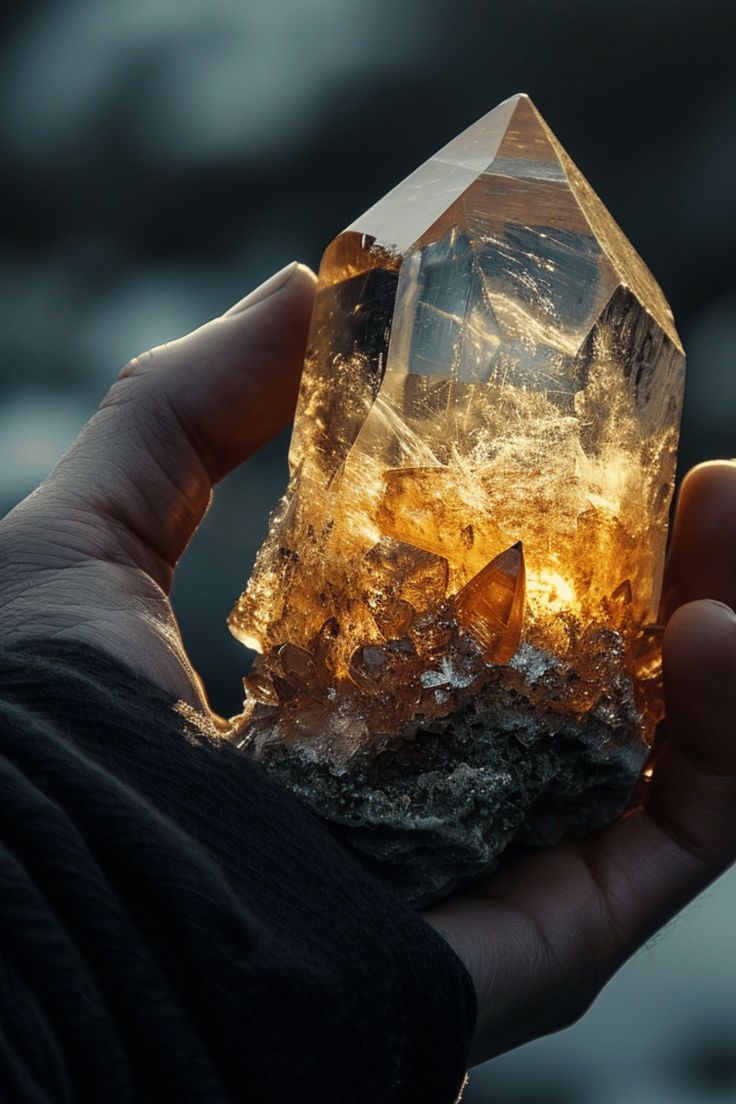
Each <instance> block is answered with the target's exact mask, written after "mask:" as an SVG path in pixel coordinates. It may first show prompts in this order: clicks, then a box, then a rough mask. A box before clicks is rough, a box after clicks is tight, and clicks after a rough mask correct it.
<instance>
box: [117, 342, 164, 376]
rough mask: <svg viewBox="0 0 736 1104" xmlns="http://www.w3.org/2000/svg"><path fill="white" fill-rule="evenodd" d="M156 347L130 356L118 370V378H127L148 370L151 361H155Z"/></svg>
mask: <svg viewBox="0 0 736 1104" xmlns="http://www.w3.org/2000/svg"><path fill="white" fill-rule="evenodd" d="M155 357H156V349H148V350H147V351H146V352H145V353H138V355H137V356H134V357H131V359H130V360H129V361H128V362H127V364H125V365H124V366H123V367H122V368H121V369H120V371H119V372H118V376H117V378H118V380H124V379H129V378H130V377H131V376H140V375H142V374H143V373H144V372H147V371H149V370H150V368H151V366H152V363H154V362H155Z"/></svg>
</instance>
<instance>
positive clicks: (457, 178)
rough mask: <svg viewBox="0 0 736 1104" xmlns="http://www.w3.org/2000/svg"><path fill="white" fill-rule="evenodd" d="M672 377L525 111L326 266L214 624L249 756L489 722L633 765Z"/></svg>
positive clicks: (615, 257) (379, 216)
mask: <svg viewBox="0 0 736 1104" xmlns="http://www.w3.org/2000/svg"><path fill="white" fill-rule="evenodd" d="M683 375H684V356H683V351H682V347H681V345H680V341H679V339H678V336H677V333H676V331H675V327H674V323H673V319H672V315H671V312H670V310H669V307H668V305H667V303H666V301H665V299H664V297H663V295H662V292H661V291H660V289H659V287H658V286H657V284H656V283H655V281H654V279H653V277H652V276H651V274H650V273H649V271H648V270H647V268H646V267H645V266H644V264H643V262H642V261H641V260H640V259H639V257H638V255H637V254H636V253H635V252H634V250H633V249H632V247H631V245H630V244H629V243H628V241H627V240H626V238H625V237H624V235H623V234H622V232H621V230H619V228H618V227H617V225H616V224H615V223H614V221H613V219H612V218H611V216H610V215H609V214H608V212H607V211H606V209H605V208H604V207H603V205H602V203H601V202H600V200H599V199H598V198H597V196H596V195H595V194H594V192H593V191H592V189H591V188H590V186H589V185H588V183H587V182H586V181H585V180H584V178H583V177H582V176H581V174H580V173H579V171H578V170H577V169H576V167H575V166H574V164H573V163H572V161H571V160H570V159H569V157H568V156H567V154H566V153H565V151H564V150H563V149H562V147H561V146H560V144H559V142H558V141H557V139H556V138H555V137H554V135H553V134H552V132H551V131H550V130H549V128H548V127H547V125H546V123H545V122H544V121H543V119H542V118H541V116H540V115H539V114H538V112H537V110H536V108H535V107H534V106H533V104H532V103H531V101H530V100H529V99H528V98H527V97H526V96H515V97H513V98H512V99H510V100H507V101H506V102H505V103H503V104H501V105H500V106H499V107H497V108H496V109H495V110H494V111H492V112H491V113H490V114H489V115H487V116H485V117H484V118H483V119H481V120H480V121H479V122H478V123H476V124H475V125H474V126H472V127H470V128H469V129H468V130H467V131H465V132H464V133H463V134H461V135H460V136H459V137H457V138H456V139H454V140H453V141H452V142H450V143H449V145H447V146H445V147H444V148H443V149H442V150H440V152H439V153H438V154H437V155H436V156H435V157H433V158H432V159H430V160H429V161H428V162H427V163H426V164H424V165H422V166H421V167H420V168H419V169H417V170H416V172H414V173H413V174H412V175H411V176H409V177H408V178H407V179H406V180H404V181H403V182H402V183H401V184H399V185H398V186H397V187H396V188H395V189H394V190H393V191H392V192H390V193H389V194H388V195H387V196H385V197H384V198H383V199H381V200H380V201H379V202H378V203H377V204H376V205H375V206H374V207H372V208H371V209H370V210H369V211H367V212H366V213H365V214H364V215H363V216H362V217H361V218H359V219H358V220H357V221H356V222H355V223H354V224H353V225H352V226H351V227H349V228H348V229H347V230H346V231H345V232H344V233H342V234H340V235H339V236H338V237H337V238H336V239H335V240H334V241H333V242H332V244H331V245H330V246H329V247H328V249H327V251H326V253H325V255H324V258H323V261H322V266H321V269H320V273H319V286H318V292H317V302H316V306H315V311H314V316H313V320H312V328H311V334H310V339H309V347H308V353H307V359H306V363H305V367H304V375H303V380H302V386H301V393H300V397H299V404H298V409H297V413H296V421H295V426H294V432H293V437H292V443H291V451H290V469H291V481H290V484H289V487H288V490H287V492H286V495H285V497H284V499H283V501H282V503H281V504H280V506H279V508H278V509H277V510H276V512H275V513H274V516H273V518H272V520H271V527H270V532H269V535H268V538H267V540H266V542H265V544H264V546H263V548H262V550H261V552H260V554H259V557H258V560H257V563H256V567H255V570H254V572H253V575H252V578H251V580H250V583H249V584H248V588H247V590H246V592H245V594H244V595H243V596H242V598H241V599H240V601H239V603H238V605H237V606H236V608H235V609H234V610H233V613H232V615H231V618H230V626H231V629H232V631H233V632H234V633H235V635H236V636H238V637H239V638H240V639H241V640H243V641H244V642H245V643H247V644H249V645H250V646H252V647H255V648H257V650H258V651H259V652H260V653H261V654H260V656H259V657H258V658H257V660H256V663H255V665H254V668H253V672H252V674H251V675H250V676H248V678H247V679H246V691H247V696H246V709H245V714H244V719H243V725H242V729H241V731H242V733H244V735H243V736H242V740H243V742H244V743H248V741H250V743H251V745H252V746H253V747H254V748H256V750H257V752H258V753H259V754H261V753H263V754H266V752H267V749H268V748H269V747H274V746H277V745H278V746H281V747H283V746H286V747H300V748H306V749H308V750H309V751H310V754H312V755H313V756H317V757H320V756H321V757H324V758H327V759H329V760H330V761H332V762H334V763H338V764H339V763H342V764H344V763H345V762H346V761H348V760H349V759H350V757H351V756H355V755H358V754H360V753H363V752H373V753H376V754H377V753H379V752H385V751H386V749H391V748H395V747H400V746H402V745H406V744H407V743H411V741H421V740H422V739H425V738H426V736H425V734H426V733H428V732H429V733H433V734H435V736H436V735H437V734H441V733H443V732H447V731H449V728H450V727H451V726H452V725H453V724H455V723H456V722H455V720H454V718H458V717H465V718H467V716H468V711H469V710H472V711H474V713H473V716H474V717H475V716H476V715H477V716H480V714H479V713H478V711H479V710H480V709H481V706H482V708H483V709H485V710H486V712H485V713H484V714H483V716H484V717H485V718H486V720H485V721H483V722H481V721H480V720H479V721H478V724H479V725H481V723H487V725H490V726H491V727H492V726H493V724H495V723H496V721H494V717H496V718H497V719H498V723H499V724H503V725H505V726H506V729H505V731H506V730H507V729H508V728H509V725H510V724H511V721H510V720H509V717H511V716H512V714H513V716H514V717H516V718H517V719H518V718H520V717H523V723H524V725H527V728H528V726H529V725H530V724H532V720H530V718H533V719H534V724H537V723H538V726H539V725H541V728H540V731H541V729H544V726H545V725H546V726H547V729H548V730H549V731H553V730H554V731H558V729H559V726H560V725H563V727H564V725H567V728H564V731H565V732H566V733H568V732H572V731H574V732H575V733H577V734H580V733H583V732H584V731H591V732H592V731H593V730H594V731H595V733H596V734H597V735H596V737H595V738H596V739H597V740H599V742H600V740H603V741H609V742H610V744H611V746H613V745H618V744H621V745H623V744H629V745H631V744H632V743H634V744H636V743H637V742H638V743H639V744H641V745H642V746H644V745H645V744H646V742H647V740H648V739H649V738H650V736H651V732H652V728H653V725H654V723H655V722H656V720H657V719H658V717H659V713H660V709H661V702H660V695H659V692H658V678H659V671H658V646H659V631H658V629H657V626H656V620H657V605H658V599H659V590H660V583H661V571H662V563H663V555H664V547H665V539H666V529H667V517H668V508H669V503H670V497H671V492H672V485H673V477H674V467H675V454H676V446H677V435H678V426H679V418H680V407H681V400H682V388H683ZM479 703H481V704H480V705H479ZM483 703H486V704H485V705H483ZM539 718H542V720H541V721H540V720H539ZM544 718H547V720H544ZM560 718H562V719H563V720H560ZM457 723H460V722H459V721H458V722H457ZM463 723H465V722H463ZM474 723H475V721H474ZM516 723H517V722H516V721H514V724H516ZM519 724H521V721H519ZM555 725H557V726H558V727H557V728H555ZM586 725H587V726H588V728H587V729H586V727H585V726H586ZM517 727H518V726H517ZM534 731H535V732H536V731H537V730H536V729H535V730H534ZM559 731H562V729H559ZM601 733H603V735H602V736H601V735H600V734H601ZM534 738H535V739H536V736H535V737H534ZM607 746H608V745H607ZM407 800H411V797H409V798H408V799H407Z"/></svg>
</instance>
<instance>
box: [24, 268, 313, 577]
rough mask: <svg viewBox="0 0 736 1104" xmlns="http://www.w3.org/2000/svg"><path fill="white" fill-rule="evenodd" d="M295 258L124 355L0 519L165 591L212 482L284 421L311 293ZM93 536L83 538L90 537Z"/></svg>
mask: <svg viewBox="0 0 736 1104" xmlns="http://www.w3.org/2000/svg"><path fill="white" fill-rule="evenodd" d="M314 282H315V278H314V275H313V274H312V273H311V272H310V270H309V269H307V268H305V267H303V266H301V265H298V264H297V263H296V262H295V263H294V264H292V265H289V266H288V267H287V268H285V269H283V270H282V271H281V272H279V273H277V274H276V275H275V276H273V277H272V278H271V279H270V280H269V281H267V282H266V283H265V284H264V285H262V287H260V288H258V289H257V290H256V291H255V292H253V293H251V295H250V296H248V297H247V298H246V299H244V300H243V301H242V302H240V303H238V304H236V306H235V307H233V308H231V309H230V311H228V312H227V314H225V315H222V316H221V317H219V318H216V319H214V320H213V321H211V322H208V323H206V324H205V325H204V326H201V327H200V328H199V329H197V330H194V331H193V332H192V333H190V334H188V335H187V336H186V337H182V338H179V339H178V340H177V341H172V342H169V343H168V344H166V345H161V346H159V347H158V348H156V349H153V350H152V351H151V352H148V353H144V354H143V355H142V356H139V357H136V358H135V359H134V360H132V361H131V362H130V363H129V364H128V365H127V366H126V367H125V368H124V369H123V371H122V372H121V374H120V376H119V377H118V379H117V381H116V382H115V384H114V385H113V386H112V388H111V390H110V391H109V393H108V394H107V396H106V398H105V399H104V400H103V402H102V405H101V406H100V408H99V410H98V411H97V413H96V414H95V415H94V416H93V417H92V418H91V420H90V421H89V422H88V423H87V425H86V426H85V428H84V429H83V430H82V432H81V434H80V435H79V437H78V438H77V440H76V441H75V442H74V444H73V445H72V447H71V448H70V450H69V451H68V452H67V454H66V455H65V456H64V457H63V459H62V460H61V461H60V463H59V464H58V466H57V467H56V469H55V470H54V471H53V472H52V473H51V475H50V476H49V477H48V479H47V480H46V481H45V483H43V484H42V485H41V487H40V488H39V489H38V491H36V492H35V494H33V495H31V496H30V498H28V499H26V500H25V502H23V503H21V504H20V506H19V507H16V510H15V511H13V513H12V514H11V515H10V516H9V518H8V521H9V522H10V523H11V525H12V524H15V523H30V524H31V525H32V527H33V529H34V530H39V529H40V530H43V531H44V532H45V533H46V535H47V536H48V535H49V532H50V533H51V544H52V545H53V539H54V537H56V536H57V534H58V535H59V540H60V543H61V544H62V545H64V544H65V545H66V547H65V549H64V553H65V555H66V557H67V559H68V553H69V546H70V545H71V544H73V553H74V555H79V556H80V557H88V558H89V557H91V558H94V559H103V560H114V561H115V562H117V563H121V562H122V563H126V564H128V565H132V566H136V567H140V568H142V569H143V570H145V571H146V572H147V573H148V574H149V575H151V577H152V578H153V579H154V580H155V581H156V582H157V583H159V584H160V585H161V586H163V587H164V589H168V588H169V586H170V583H171V575H172V571H173V567H174V565H175V563H176V561H177V559H178V557H179V556H180V555H181V553H182V551H183V550H184V548H185V546H186V544H187V542H188V541H189V539H190V537H191V535H192V533H193V532H194V530H195V529H196V527H197V525H198V523H199V521H200V520H201V518H202V515H203V514H204V512H205V510H206V508H207V505H208V503H209V499H210V494H211V490H212V486H213V484H214V483H216V482H217V481H218V480H219V479H221V478H222V477H223V475H225V474H226V473H227V472H228V471H229V470H230V469H232V468H233V467H235V466H236V465H237V464H239V463H241V462H242V461H243V460H245V459H246V458H247V457H248V456H250V455H251V454H252V453H253V452H254V451H255V450H256V449H258V448H259V447H260V446H261V445H262V444H264V443H265V442H266V441H267V440H268V439H269V438H271V437H272V436H274V435H275V434H276V433H277V432H278V431H279V430H281V429H282V428H283V427H284V426H285V425H287V424H288V422H289V420H290V418H291V416H292V414H293V410H294V404H295V401H296V394H297V389H298V385H299V377H300V372H301V366H302V363H303V359H304V348H305V344H306V338H307V330H308V327H309V319H310V315H311V309H312V302H313V298H314ZM87 545H89V547H87Z"/></svg>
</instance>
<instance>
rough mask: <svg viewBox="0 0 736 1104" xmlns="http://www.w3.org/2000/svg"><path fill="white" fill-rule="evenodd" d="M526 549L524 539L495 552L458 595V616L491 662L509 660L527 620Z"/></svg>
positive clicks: (519, 640)
mask: <svg viewBox="0 0 736 1104" xmlns="http://www.w3.org/2000/svg"><path fill="white" fill-rule="evenodd" d="M524 589H525V572H524V552H523V549H522V544H521V541H518V542H517V543H516V544H515V545H513V547H512V548H508V549H507V550H506V551H505V552H501V553H500V554H499V555H498V556H495V557H494V559H492V560H491V562H490V563H489V564H488V565H487V566H486V567H484V568H483V570H482V571H480V572H478V574H477V575H475V576H474V577H473V578H472V579H471V580H470V582H469V583H467V584H466V585H465V586H464V587H463V589H462V590H461V591H460V593H459V594H458V595H457V597H456V599H455V604H454V613H455V618H456V620H457V622H458V624H459V625H461V626H462V627H463V628H464V629H466V630H467V631H468V632H469V633H470V634H471V635H472V636H473V637H475V639H476V641H477V642H478V644H480V646H481V648H482V651H483V654H484V656H485V658H486V660H487V661H488V662H489V663H508V662H509V660H510V659H511V658H512V657H513V655H514V654H515V652H516V650H517V649H518V647H519V644H520V642H521V632H522V627H523V622H524Z"/></svg>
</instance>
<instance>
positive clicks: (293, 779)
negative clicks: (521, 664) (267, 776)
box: [238, 680, 648, 908]
mask: <svg viewBox="0 0 736 1104" xmlns="http://www.w3.org/2000/svg"><path fill="white" fill-rule="evenodd" d="M614 699H615V700H614ZM639 730H640V726H639V718H638V716H637V714H636V713H635V711H634V708H633V694H632V691H631V685H630V683H629V682H628V680H622V681H621V682H619V684H618V687H617V689H616V692H615V694H614V696H613V697H611V696H609V697H608V698H607V699H605V700H603V701H601V702H600V703H599V705H598V706H597V707H596V708H595V709H593V710H591V711H590V712H588V713H586V714H582V715H571V714H569V713H568V714H561V713H555V712H552V711H544V710H541V709H540V708H539V705H538V704H537V705H532V704H531V703H530V702H529V701H525V700H524V698H523V696H522V697H521V699H519V698H518V697H517V696H508V695H506V694H503V695H499V694H498V692H492V693H489V694H481V695H480V696H479V697H478V698H476V699H475V700H473V701H472V702H470V703H467V704H466V705H464V706H463V707H462V708H461V709H459V710H458V711H457V712H455V713H453V714H452V715H451V716H450V717H448V718H447V719H445V720H443V721H442V722H441V724H439V725H438V724H435V725H434V726H433V731H424V730H421V729H420V730H419V731H418V732H417V734H416V736H415V738H414V739H413V740H411V741H406V742H404V743H403V744H402V745H399V746H396V747H393V748H390V749H388V750H384V751H382V752H381V753H379V754H377V755H374V756H369V755H368V754H366V753H365V752H362V753H359V754H358V755H356V756H354V757H353V758H351V759H350V760H349V761H348V762H347V764H342V765H338V764H335V763H330V762H329V761H327V760H325V759H318V758H316V757H315V755H314V753H313V751H311V750H310V749H309V748H302V749H299V748H289V747H287V746H285V745H284V744H283V743H278V742H275V743H273V744H270V746H266V747H265V748H264V746H263V745H261V748H262V750H261V753H260V754H259V755H258V759H259V761H260V763H261V765H262V766H264V767H265V768H266V769H267V770H268V771H269V773H271V774H272V775H273V776H274V777H276V778H277V779H278V780H279V781H280V782H281V783H282V784H285V785H286V786H287V787H288V788H289V789H290V790H291V791H292V792H293V793H294V794H295V795H297V796H298V797H299V798H300V799H301V800H302V801H304V802H305V803H306V804H307V805H308V806H310V807H311V808H312V809H313V810H314V812H316V813H317V814H318V815H319V816H320V817H322V818H324V819H325V820H327V821H328V822H330V824H331V825H332V826H333V827H334V829H335V831H336V834H337V835H338V836H339V838H341V839H342V840H343V842H345V843H347V844H348V845H350V846H351V847H352V848H353V849H355V850H356V851H358V852H359V853H360V854H361V856H363V858H364V859H365V860H366V861H367V863H368V865H369V866H371V867H373V869H378V870H379V871H380V874H381V876H382V877H383V879H384V880H386V881H390V882H391V883H393V885H394V886H395V888H396V889H397V890H398V892H399V893H401V894H402V896H403V897H405V899H406V900H407V901H408V902H409V903H410V904H411V905H413V906H414V907H416V908H423V907H425V906H427V905H429V904H431V903H432V902H435V901H437V900H439V899H441V898H442V897H444V896H446V895H447V894H448V893H449V892H451V890H452V889H453V888H455V887H456V886H457V884H458V883H459V882H460V881H461V880H463V879H467V878H476V877H479V876H481V875H484V874H488V873H490V872H492V871H493V870H494V868H495V867H496V865H497V863H498V859H499V857H500V855H501V854H502V852H503V851H504V849H505V848H506V847H507V846H508V845H509V844H510V843H512V842H515V843H525V844H535V845H550V844H554V843H557V842H559V840H560V839H561V838H562V837H563V836H573V837H578V838H580V837H587V836H590V835H591V834H593V833H595V832H597V831H598V830H600V829H601V828H603V827H605V826H606V825H607V824H609V823H611V822H612V821H613V820H615V819H616V818H617V817H618V816H619V815H620V814H621V813H622V812H623V811H624V809H625V808H626V806H627V804H628V802H629V800H630V796H631V792H632V788H633V786H634V784H635V782H636V780H637V778H638V776H639V774H640V771H641V768H642V766H643V763H644V760H645V758H646V755H647V750H648V749H647V747H646V745H645V744H644V743H643V742H642V741H641V738H640V736H639ZM238 742H239V744H240V746H241V747H242V748H243V750H244V751H246V753H247V751H248V738H247V734H245V737H244V738H241V740H239V741H238Z"/></svg>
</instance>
